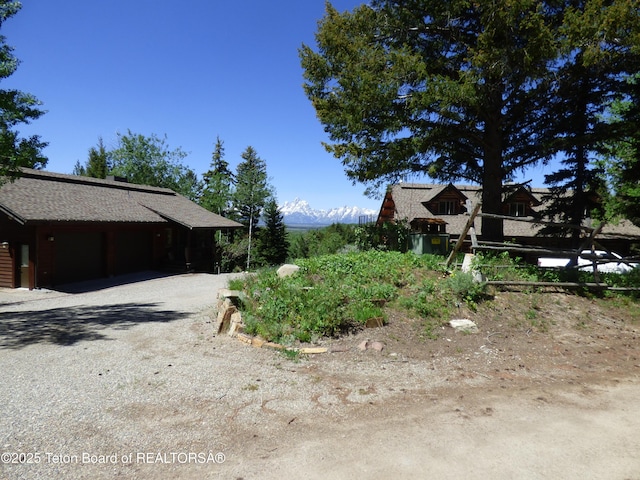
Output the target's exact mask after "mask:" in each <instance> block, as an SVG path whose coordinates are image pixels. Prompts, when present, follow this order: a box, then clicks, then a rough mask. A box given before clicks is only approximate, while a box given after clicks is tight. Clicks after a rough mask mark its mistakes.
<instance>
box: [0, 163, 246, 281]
mask: <svg viewBox="0 0 640 480" xmlns="http://www.w3.org/2000/svg"><path fill="white" fill-rule="evenodd" d="M240 227H242V225H241V224H239V223H237V222H234V221H231V220H229V219H226V218H224V217H221V216H220V215H216V214H214V213H211V212H209V211H208V210H206V209H204V208H202V207H200V206H199V205H197V204H195V203H194V202H192V201H191V200H188V199H187V198H185V197H183V196H181V195H179V194H177V193H175V192H174V191H172V190H169V189H166V188H157V187H149V186H145V185H135V184H130V183H126V181H117V180H114V179H107V180H102V179H97V178H89V177H80V176H76V175H63V174H57V173H51V172H44V171H39V170H30V169H24V170H23V171H22V175H21V176H20V177H19V178H18V179H16V180H15V181H14V182H13V183H5V184H4V185H2V186H0V287H9V288H17V287H26V288H29V289H33V288H41V287H54V286H56V285H61V284H65V283H70V282H76V281H84V280H89V279H95V278H101V277H111V276H114V275H120V274H124V273H130V272H136V271H143V270H147V269H163V268H170V269H174V270H182V271H186V270H201V271H212V270H213V269H214V264H215V260H216V259H215V258H214V254H215V243H214V231H216V230H220V229H225V230H226V229H234V228H240Z"/></svg>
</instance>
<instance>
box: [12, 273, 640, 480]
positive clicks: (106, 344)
mask: <svg viewBox="0 0 640 480" xmlns="http://www.w3.org/2000/svg"><path fill="white" fill-rule="evenodd" d="M228 279H229V276H226V275H220V276H214V275H203V274H189V275H178V276H171V277H154V276H146V277H131V278H129V279H124V280H129V281H130V282H129V283H126V282H122V283H121V284H119V285H108V284H104V283H103V282H98V283H96V284H93V285H86V284H85V285H80V286H75V287H74V288H69V289H67V291H66V292H54V291H33V292H29V291H24V290H6V289H5V290H3V289H0V457H1V460H2V461H1V462H0V479H2V480H4V479H10V480H13V479H51V478H56V479H109V478H127V479H165V478H180V479H189V480H190V479H218V478H220V479H232V480H240V479H244V480H250V479H276V478H278V479H280V478H318V479H320V478H336V479H342V478H344V479H349V478H364V477H366V478H370V479H388V478H393V477H396V478H451V479H457V478H467V479H485V478H495V479H510V478H527V479H556V478H563V479H580V480H587V479H594V480H595V479H598V480H599V479H602V478H612V479H633V480H639V479H640V477H638V475H637V472H639V471H640V460H639V459H638V455H637V452H638V451H639V449H640V441H639V440H638V438H637V434H636V432H637V431H638V429H639V428H640V417H639V416H638V415H637V412H636V408H635V405H637V398H638V395H640V382H639V381H638V377H637V373H635V372H633V371H631V372H622V373H624V375H622V374H621V372H618V373H614V370H613V369H612V368H611V366H607V370H606V371H603V375H604V377H605V378H606V384H604V385H603V381H600V382H599V384H598V385H596V384H589V383H586V382H585V381H584V380H582V378H583V377H582V375H583V374H584V373H585V371H586V370H584V369H582V368H578V367H579V366H578V365H575V363H574V364H573V366H571V367H570V368H569V369H568V370H566V372H565V373H562V372H559V371H558V370H557V369H554V370H553V371H552V372H551V373H552V375H549V372H548V371H546V370H544V369H538V368H536V365H535V364H532V366H531V368H530V369H526V371H525V370H524V369H523V371H522V373H517V374H516V373H515V372H516V371H515V370H513V369H510V370H508V372H507V371H506V370H504V369H501V368H500V367H503V366H504V365H507V364H509V362H512V360H511V356H510V355H508V352H503V353H500V354H498V352H497V351H496V352H494V353H495V354H492V356H491V357H490V358H488V357H487V353H486V349H485V350H483V349H482V347H484V346H485V345H484V344H482V339H480V338H478V339H476V340H477V341H478V342H479V343H478V345H481V346H479V347H478V348H476V347H471V346H469V345H467V346H466V347H465V349H467V350H468V352H469V353H468V354H465V355H461V354H460V355H457V354H456V355H453V356H452V355H442V356H441V355H440V354H439V353H438V350H436V344H429V345H427V346H425V345H422V344H421V348H433V349H434V350H433V354H432V355H427V356H426V358H423V359H419V358H416V357H411V355H405V354H404V353H402V352H400V353H398V352H396V351H393V350H392V349H391V348H389V349H386V350H385V351H384V352H383V353H378V352H373V351H366V352H361V351H359V350H358V348H357V345H358V343H359V342H360V341H361V340H362V339H363V338H365V336H369V335H377V334H381V333H382V332H379V333H376V332H375V329H374V330H371V331H365V332H361V333H360V334H359V335H357V336H355V337H347V338H343V339H341V340H340V342H341V343H342V345H346V346H347V347H348V349H347V350H344V351H341V352H338V353H332V354H327V355H320V356H316V357H309V358H304V359H301V360H300V361H292V360H290V359H287V358H285V357H284V356H282V355H279V354H278V353H276V352H274V351H272V350H266V349H255V348H252V347H249V346H247V345H245V344H243V343H241V342H239V341H237V340H235V339H231V338H229V337H227V336H218V337H213V335H212V325H211V320H212V317H213V315H214V311H213V305H214V304H215V301H216V299H215V296H216V293H217V290H218V289H219V288H221V287H223V286H226V283H227V281H228ZM119 280H123V279H119ZM136 280H137V281H136ZM142 280H144V281H142ZM89 287H90V288H89ZM620 335H622V334H621V333H620ZM634 335H635V334H634ZM633 338H634V339H635V336H634V337H633ZM465 339H466V340H467V341H468V340H469V337H467V336H464V337H460V339H459V340H461V341H462V340H465ZM544 339H545V342H546V341H547V340H546V339H547V337H544ZM453 340H456V339H455V338H453ZM629 342H631V340H629ZM397 343H398V344H400V343H401V342H399V341H398V342H397ZM450 344H451V345H453V342H451V339H449V338H446V339H443V340H442V347H445V348H444V349H445V350H450V349H448V348H446V347H447V346H448V345H450ZM630 345H631V344H630ZM542 346H546V343H543V344H542ZM442 347H438V348H442ZM629 348H631V347H629ZM465 351H466V350H465ZM599 353H600V352H598V354H599ZM584 354H585V353H584V352H583V353H581V355H584ZM503 357H504V358H503ZM589 358H591V357H589ZM599 358H600V360H599V361H600V363H602V362H603V360H601V358H602V356H600V357H599ZM634 358H635V357H634ZM474 359H475V360H474ZM478 359H486V361H484V362H480V363H478ZM594 359H595V357H594ZM472 360H474V361H475V362H476V363H474V367H473V369H472V370H470V368H469V366H468V365H469V362H470V361H472ZM503 361H504V362H506V363H504V364H503V363H502V362H503ZM634 361H636V360H634ZM594 362H595V360H594ZM484 364H486V365H484ZM482 365H484V369H482V370H480V368H481V367H482ZM612 365H616V363H613V364H612ZM585 369H586V367H585ZM505 372H506V373H505Z"/></svg>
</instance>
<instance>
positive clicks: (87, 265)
mask: <svg viewBox="0 0 640 480" xmlns="http://www.w3.org/2000/svg"><path fill="white" fill-rule="evenodd" d="M54 241H55V247H54V250H55V254H54V264H55V268H54V271H55V274H54V275H55V277H54V282H53V283H54V284H55V285H61V284H65V283H71V282H78V281H82V280H91V279H95V278H100V277H103V276H104V266H105V258H104V244H103V234H102V232H95V231H94V232H67V233H62V232H58V233H56V234H55V240H54Z"/></svg>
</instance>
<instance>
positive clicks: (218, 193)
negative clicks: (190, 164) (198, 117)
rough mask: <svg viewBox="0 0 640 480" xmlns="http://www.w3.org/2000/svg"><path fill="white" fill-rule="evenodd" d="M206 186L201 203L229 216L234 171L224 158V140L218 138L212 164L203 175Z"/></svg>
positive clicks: (211, 209)
mask: <svg viewBox="0 0 640 480" xmlns="http://www.w3.org/2000/svg"><path fill="white" fill-rule="evenodd" d="M202 178H203V180H204V188H203V190H202V196H201V197H200V205H202V206H203V207H204V208H206V209H207V210H209V211H211V212H214V213H217V214H218V215H223V216H229V213H230V210H231V193H232V189H233V173H231V171H230V170H229V163H228V162H227V161H226V160H225V159H224V142H222V141H221V140H220V137H217V138H216V144H215V148H214V151H213V155H212V159H211V166H210V168H209V170H208V171H207V172H205V173H204V174H203V175H202Z"/></svg>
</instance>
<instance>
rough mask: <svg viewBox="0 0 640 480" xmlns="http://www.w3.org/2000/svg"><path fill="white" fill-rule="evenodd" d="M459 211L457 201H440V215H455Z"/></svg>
mask: <svg viewBox="0 0 640 480" xmlns="http://www.w3.org/2000/svg"><path fill="white" fill-rule="evenodd" d="M456 213H458V211H457V209H456V202H454V201H453V200H444V201H441V202H438V214H439V215H455V214H456Z"/></svg>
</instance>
